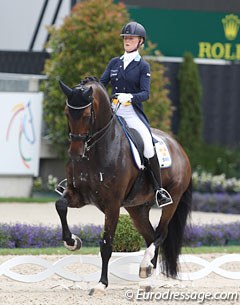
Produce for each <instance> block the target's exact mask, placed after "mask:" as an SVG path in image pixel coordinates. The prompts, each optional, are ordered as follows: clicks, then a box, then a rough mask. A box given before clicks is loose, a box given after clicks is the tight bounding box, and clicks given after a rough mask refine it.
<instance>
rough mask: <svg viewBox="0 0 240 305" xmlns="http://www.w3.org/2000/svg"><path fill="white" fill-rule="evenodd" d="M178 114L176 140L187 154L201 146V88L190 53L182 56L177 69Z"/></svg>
mask: <svg viewBox="0 0 240 305" xmlns="http://www.w3.org/2000/svg"><path fill="white" fill-rule="evenodd" d="M178 79H179V102H180V105H179V113H180V123H179V130H178V139H179V141H180V142H181V144H182V145H183V147H184V148H185V149H186V150H187V151H188V152H189V153H191V152H194V150H195V149H197V148H198V147H199V145H200V144H202V137H203V135H202V107H201V99H202V87H201V83H200V77H199V72H198V67H197V65H196V64H195V63H194V61H193V56H192V54H191V53H186V54H185V55H184V59H183V62H182V63H181V64H180V68H179V74H178Z"/></svg>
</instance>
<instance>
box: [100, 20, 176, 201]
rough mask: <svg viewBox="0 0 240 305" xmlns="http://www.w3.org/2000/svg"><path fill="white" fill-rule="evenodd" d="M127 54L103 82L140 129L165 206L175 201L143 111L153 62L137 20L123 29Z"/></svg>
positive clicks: (112, 64)
mask: <svg viewBox="0 0 240 305" xmlns="http://www.w3.org/2000/svg"><path fill="white" fill-rule="evenodd" d="M120 36H122V37H123V46H124V51H125V52H124V54H123V55H122V56H120V57H115V58H112V59H111V60H110V62H109V64H108V66H107V68H106V70H105V71H104V73H103V74H102V76H101V78H100V81H101V83H102V84H103V85H104V86H107V84H108V83H109V82H110V83H111V87H112V94H113V95H115V96H117V100H118V103H119V105H120V107H119V105H115V104H114V103H113V104H112V107H113V108H114V109H116V107H119V108H118V109H117V112H116V113H117V115H119V116H121V117H123V118H124V119H125V121H126V123H127V125H128V126H129V127H130V128H134V129H136V130H137V131H138V132H139V133H140V135H141V137H142V139H143V142H144V151H143V154H144V157H145V158H146V159H147V162H146V167H147V168H148V169H149V172H150V174H151V175H150V177H151V180H152V184H153V188H154V191H155V198H156V202H157V205H158V206H159V207H162V206H164V205H167V204H170V203H172V199H171V197H170V195H169V193H168V192H166V190H164V189H163V188H162V182H161V174H160V166H159V163H158V158H157V155H156V152H155V147H154V144H153V140H152V134H151V131H150V125H149V122H148V119H147V117H146V115H145V114H144V111H143V105H142V102H144V101H146V100H147V99H148V98H149V92H150V76H151V74H150V65H149V64H148V63H147V62H146V61H145V60H143V58H142V57H141V56H140V54H139V51H138V50H139V48H140V47H141V46H143V44H144V41H145V39H146V31H145V29H144V27H143V26H142V25H141V24H139V23H137V22H129V23H128V24H126V25H125V26H124V27H123V29H122V32H121V35H120Z"/></svg>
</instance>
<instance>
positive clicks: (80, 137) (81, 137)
mask: <svg viewBox="0 0 240 305" xmlns="http://www.w3.org/2000/svg"><path fill="white" fill-rule="evenodd" d="M66 105H67V106H68V107H69V108H71V109H73V110H83V109H86V108H87V107H91V117H90V122H91V126H93V124H94V120H95V112H94V107H93V100H91V101H90V102H89V103H88V104H87V105H84V106H72V105H70V104H69V103H68V101H66ZM113 118H114V115H112V117H111V119H110V120H109V122H108V123H107V124H106V125H105V126H104V127H103V128H101V129H100V130H98V131H96V132H93V130H92V128H91V129H90V130H89V131H88V132H87V133H84V134H74V133H72V132H70V133H69V139H70V141H73V142H78V141H82V142H83V143H84V151H83V154H82V155H80V157H81V158H87V156H86V155H85V153H86V152H88V151H89V150H90V149H91V148H92V147H93V146H94V145H95V144H96V143H97V142H99V141H100V140H101V139H102V138H103V137H104V136H105V134H106V132H107V131H108V129H109V127H110V125H111V123H112V121H113ZM99 135H100V136H99Z"/></svg>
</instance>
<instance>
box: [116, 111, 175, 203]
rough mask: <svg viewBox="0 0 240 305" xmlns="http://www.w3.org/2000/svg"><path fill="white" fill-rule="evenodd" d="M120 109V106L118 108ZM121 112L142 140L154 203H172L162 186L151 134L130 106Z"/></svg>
mask: <svg viewBox="0 0 240 305" xmlns="http://www.w3.org/2000/svg"><path fill="white" fill-rule="evenodd" d="M120 109H121V108H120ZM127 109H128V111H126V112H125V113H123V114H122V116H123V117H124V119H125V121H126V123H127V125H128V126H129V127H130V128H134V129H136V130H138V132H139V133H140V135H141V137H142V139H143V142H144V151H143V154H144V157H145V158H146V159H148V162H147V169H148V170H149V174H150V178H151V182H152V185H153V189H154V192H155V199H156V203H157V205H158V206H159V207H162V206H164V205H167V204H170V203H172V198H171V196H170V194H169V193H168V192H167V191H166V190H164V189H163V188H162V181H161V174H160V166H159V163H158V158H157V155H156V152H155V149H154V146H153V142H152V135H151V133H150V131H149V129H148V128H147V126H146V125H145V124H144V123H143V122H142V121H141V120H140V118H139V117H138V116H137V114H136V113H135V111H134V109H133V108H132V106H128V108H127Z"/></svg>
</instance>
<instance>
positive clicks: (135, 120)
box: [113, 104, 154, 159]
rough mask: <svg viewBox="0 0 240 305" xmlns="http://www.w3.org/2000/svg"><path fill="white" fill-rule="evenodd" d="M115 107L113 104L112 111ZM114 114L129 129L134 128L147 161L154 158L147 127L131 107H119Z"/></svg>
mask: <svg viewBox="0 0 240 305" xmlns="http://www.w3.org/2000/svg"><path fill="white" fill-rule="evenodd" d="M115 107H116V106H115V105H114V104H113V109H115ZM116 114H117V115H120V116H122V117H123V118H124V119H125V121H126V123H127V125H128V126H129V127H130V128H134V129H136V130H137V131H138V132H139V134H140V136H141V137H142V140H143V144H144V150H143V155H144V157H145V158H147V159H149V158H152V157H153V156H154V147H153V142H152V136H151V134H150V132H149V130H148V128H147V126H146V125H145V124H144V123H143V122H142V121H141V120H140V118H139V117H138V115H137V114H136V112H135V110H134V108H133V106H132V105H128V106H124V105H120V107H119V108H118V111H117V113H116Z"/></svg>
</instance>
